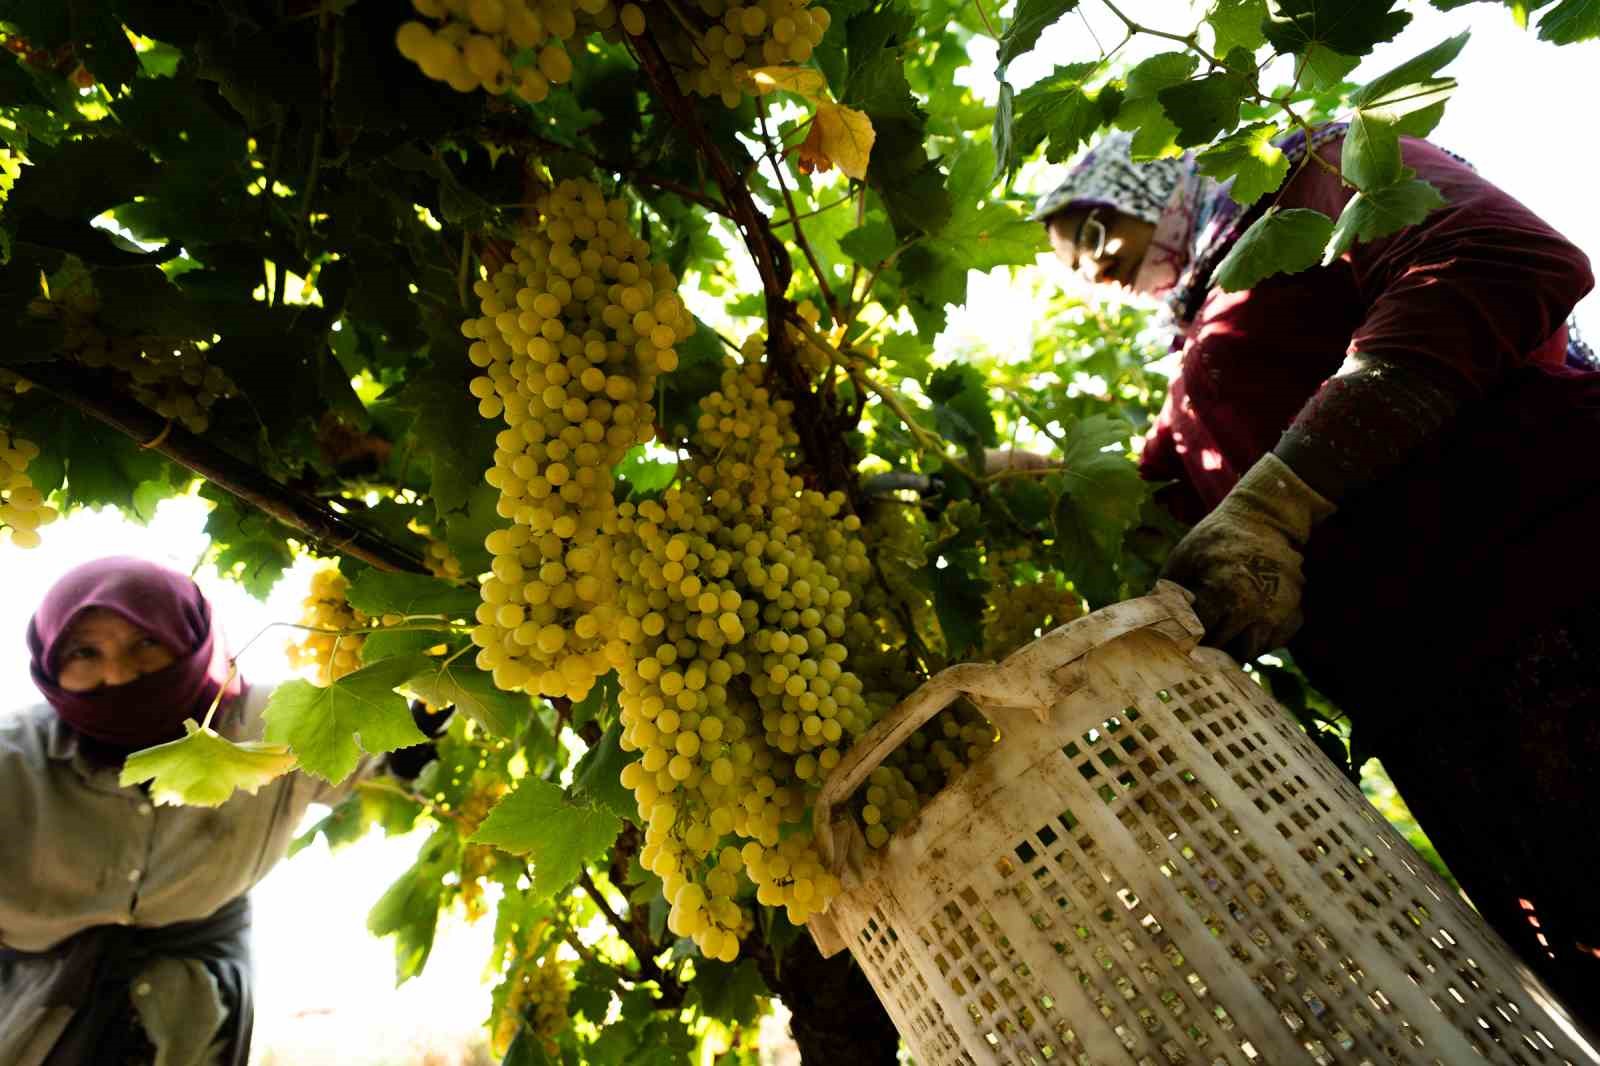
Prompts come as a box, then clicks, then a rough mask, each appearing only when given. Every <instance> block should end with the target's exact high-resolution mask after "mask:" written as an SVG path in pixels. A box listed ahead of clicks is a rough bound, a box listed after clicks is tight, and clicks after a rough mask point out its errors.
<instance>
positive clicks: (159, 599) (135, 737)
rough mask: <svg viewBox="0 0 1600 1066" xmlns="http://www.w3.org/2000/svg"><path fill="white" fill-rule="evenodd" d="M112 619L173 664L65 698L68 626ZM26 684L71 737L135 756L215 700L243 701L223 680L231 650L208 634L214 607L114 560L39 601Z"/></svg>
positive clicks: (98, 563)
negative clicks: (60, 680) (141, 634)
mask: <svg viewBox="0 0 1600 1066" xmlns="http://www.w3.org/2000/svg"><path fill="white" fill-rule="evenodd" d="M95 607H99V608H103V609H105V610H108V611H115V612H116V613H117V614H119V615H121V616H122V617H123V618H125V619H127V620H128V621H129V622H131V623H133V624H134V625H136V626H138V627H139V628H140V629H142V630H144V631H145V632H146V633H149V634H150V635H151V636H152V637H155V638H156V639H157V640H159V641H161V642H162V643H163V644H165V645H166V646H167V647H168V648H169V649H171V651H172V652H173V654H174V655H176V656H177V659H176V660H175V661H174V662H173V663H172V664H171V665H169V666H166V667H163V668H162V669H160V670H157V671H155V672H154V673H150V674H146V675H144V676H143V677H140V678H137V679H135V680H133V681H130V682H128V683H126V684H122V685H110V686H102V687H100V688H96V689H91V690H90V691H88V692H68V691H67V690H66V689H64V688H62V687H61V686H60V685H59V684H57V678H56V668H57V663H56V657H57V653H58V651H59V645H60V643H61V638H62V637H63V636H65V635H66V633H67V630H68V628H70V627H71V625H72V623H73V621H74V620H75V619H76V618H77V617H78V616H79V615H81V614H82V613H83V612H84V611H87V610H89V609H91V608H95ZM28 651H29V652H30V653H31V654H32V657H33V662H32V667H31V669H32V673H33V682H34V684H35V685H37V686H38V687H39V691H40V692H42V693H44V697H45V699H47V700H49V701H50V705H51V706H52V707H54V708H55V710H56V714H57V715H59V716H60V717H61V719H62V721H64V722H66V723H67V724H68V725H69V726H71V727H72V728H73V729H74V730H76V731H77V732H78V733H80V734H82V735H83V736H86V737H89V738H90V739H92V740H95V741H99V742H100V743H102V744H105V745H109V746H111V747H114V748H122V749H126V750H130V751H131V750H137V749H139V748H146V747H151V746H153V745H155V744H161V743H164V742H166V741H168V740H175V739H177V738H179V737H181V736H183V733H184V730H183V721H184V719H186V718H193V719H195V720H196V721H199V720H200V719H201V718H203V717H204V716H205V713H206V711H207V710H208V709H209V708H210V706H211V703H212V701H213V700H215V699H216V697H217V693H218V692H219V691H220V692H222V693H223V698H224V699H232V698H233V697H235V696H237V695H239V694H240V693H241V692H243V691H244V683H243V682H242V681H241V680H240V678H239V677H238V676H237V675H236V676H234V678H233V679H232V680H231V681H230V680H229V678H228V648H227V641H226V638H224V637H223V635H222V633H221V631H220V629H219V627H216V626H214V625H213V624H212V618H211V604H210V603H209V602H207V600H206V598H205V596H204V594H202V593H201V591H200V589H199V587H198V586H197V585H196V584H195V583H194V581H192V580H191V579H190V578H189V577H188V576H186V575H184V574H180V573H178V572H177V571H174V570H169V569H167V568H166V567H164V566H159V565H157V564H155V563H152V562H147V561H146V560H144V559H136V558H133V557H131V556H125V555H117V556H111V557H109V558H106V559H96V560H95V561H94V562H91V563H85V564H83V565H82V566H79V567H76V568H74V569H72V570H69V571H68V572H67V573H66V574H65V575H63V576H62V577H61V578H60V580H58V581H57V582H56V583H55V584H54V585H53V586H51V588H50V591H49V592H48V593H46V594H45V597H44V601H43V602H42V603H40V604H39V607H38V609H37V610H36V611H34V613H33V619H32V620H31V621H30V622H29V623H28Z"/></svg>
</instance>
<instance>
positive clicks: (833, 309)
mask: <svg viewBox="0 0 1600 1066" xmlns="http://www.w3.org/2000/svg"><path fill="white" fill-rule="evenodd" d="M756 121H757V123H758V124H759V125H760V127H761V140H762V142H763V143H764V144H766V146H767V155H768V156H769V157H771V156H773V154H774V151H775V149H774V147H773V144H772V131H771V130H769V129H768V128H767V108H766V104H765V103H763V104H762V106H761V110H759V111H757V112H756ZM772 172H773V174H775V175H777V178H778V190H779V191H780V192H781V193H783V202H784V204H785V205H787V206H788V208H789V222H790V223H791V224H792V225H793V226H794V242H795V243H796V244H798V245H799V246H800V251H801V252H802V253H804V254H805V257H806V262H807V263H810V264H811V273H812V274H814V275H815V276H816V279H817V288H818V289H820V290H821V292H822V301H823V303H825V304H826V305H827V307H828V314H829V316H830V317H831V318H832V319H833V320H834V321H835V322H837V321H839V318H840V314H839V301H838V300H836V299H835V298H834V295H833V289H832V287H831V286H829V284H828V275H827V274H825V273H824V272H823V270H822V264H821V263H819V262H817V255H816V253H815V252H813V251H812V250H811V242H810V241H808V240H806V234H805V230H804V229H802V228H801V226H800V213H799V211H797V210H796V209H795V206H794V194H792V193H791V192H790V191H789V182H788V180H787V179H785V178H784V176H783V160H782V159H779V158H773V161H772Z"/></svg>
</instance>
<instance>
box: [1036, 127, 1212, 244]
mask: <svg viewBox="0 0 1600 1066" xmlns="http://www.w3.org/2000/svg"><path fill="white" fill-rule="evenodd" d="M1132 148H1133V134H1131V133H1128V132H1126V131H1124V130H1117V131H1116V132H1114V133H1110V134H1107V135H1106V137H1105V138H1103V139H1102V140H1101V141H1099V142H1098V143H1097V144H1096V145H1095V146H1094V147H1093V148H1091V149H1089V151H1088V152H1087V153H1085V154H1084V157H1083V158H1082V159H1080V160H1079V161H1078V162H1077V164H1076V165H1075V166H1074V167H1073V168H1072V171H1071V172H1070V173H1069V174H1068V175H1067V179H1066V180H1065V181H1063V182H1062V183H1061V184H1060V185H1058V186H1056V187H1055V189H1053V190H1052V191H1050V192H1049V193H1046V194H1045V195H1044V196H1042V197H1040V198H1039V202H1038V204H1037V205H1035V207H1034V209H1033V214H1032V215H1030V216H1029V217H1030V218H1032V219H1034V220H1035V221H1038V222H1043V221H1046V220H1047V219H1049V218H1050V216H1052V215H1056V214H1060V213H1061V212H1062V211H1070V210H1072V209H1073V208H1079V207H1109V208H1111V209H1112V210H1114V211H1120V212H1121V213H1122V214H1124V215H1132V216H1133V217H1134V218H1137V219H1139V220H1140V221H1143V222H1148V223H1150V224H1151V225H1156V224H1157V223H1158V222H1159V221H1160V219H1161V215H1162V212H1164V211H1165V210H1166V207H1167V203H1168V201H1170V200H1171V199H1172V193H1173V190H1174V189H1176V188H1177V187H1178V184H1179V183H1180V182H1181V181H1182V180H1183V179H1184V177H1185V176H1186V175H1187V174H1188V172H1190V171H1192V170H1193V169H1194V166H1193V164H1192V163H1191V162H1190V161H1189V157H1188V156H1184V157H1183V158H1182V159H1155V160H1151V161H1150V162H1148V163H1135V162H1134V161H1133V157H1132Z"/></svg>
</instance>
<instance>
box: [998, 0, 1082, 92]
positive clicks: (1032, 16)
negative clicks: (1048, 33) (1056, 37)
mask: <svg viewBox="0 0 1600 1066" xmlns="http://www.w3.org/2000/svg"><path fill="white" fill-rule="evenodd" d="M1077 6H1078V0H1018V2H1017V13H1016V14H1015V15H1013V16H1012V18H1011V21H1010V22H1009V23H1007V24H1006V28H1005V32H1004V33H1002V34H1001V35H1000V52H999V57H998V61H999V66H998V67H996V68H995V77H997V78H1004V77H1005V71H1006V68H1007V67H1008V66H1010V65H1011V61H1012V60H1013V59H1015V58H1017V57H1018V56H1020V55H1022V54H1023V53H1025V52H1031V51H1033V46H1034V45H1036V44H1038V43H1039V35H1040V34H1041V33H1043V32H1044V31H1045V30H1046V29H1048V28H1049V27H1050V26H1051V25H1053V24H1054V23H1055V21H1056V20H1057V19H1059V18H1061V16H1063V15H1065V14H1067V13H1068V12H1070V11H1071V10H1072V9H1074V8H1075V7H1077Z"/></svg>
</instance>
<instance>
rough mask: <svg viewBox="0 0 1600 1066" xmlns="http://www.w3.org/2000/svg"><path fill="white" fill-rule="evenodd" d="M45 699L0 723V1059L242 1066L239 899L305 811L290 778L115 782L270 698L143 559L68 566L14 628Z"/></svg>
mask: <svg viewBox="0 0 1600 1066" xmlns="http://www.w3.org/2000/svg"><path fill="white" fill-rule="evenodd" d="M28 648H29V651H30V652H31V654H32V663H31V669H32V673H33V678H34V681H35V683H36V684H37V685H38V687H39V690H40V691H41V692H42V693H43V694H44V697H45V699H46V701H47V702H46V703H45V704H44V705H42V706H39V707H35V708H33V709H31V710H29V711H27V712H24V713H23V714H21V715H19V716H16V717H13V718H11V719H7V720H4V721H3V722H0V812H4V818H5V829H4V830H3V831H0V1063H6V1064H7V1066H87V1064H91V1063H92V1064H95V1066H101V1064H106V1066H123V1064H140V1066H145V1064H150V1063H155V1062H160V1063H162V1064H163V1066H213V1064H222V1066H244V1063H245V1062H246V1060H247V1058H248V1055H249V1049H250V1029H251V1022H252V1006H251V995H250V970H249V951H248V932H249V924H250V919H249V910H248V907H247V904H246V900H245V894H246V893H247V892H248V891H249V889H250V888H251V887H252V886H253V885H254V884H255V883H256V882H257V881H259V880H260V879H261V878H262V877H263V876H264V875H265V874H266V873H267V871H268V870H270V869H271V868H272V866H273V865H274V864H275V863H277V861H278V860H279V859H280V858H282V857H283V854H284V852H285V850H286V849H287V847H288V845H289V842H290V839H291V837H292V834H293V832H294V829H295V826H296V824H297V823H298V822H299V821H300V817H301V815H302V814H303V813H304V811H305V809H306V806H307V805H308V804H310V803H312V802H313V801H322V802H327V801H328V800H329V799H330V798H331V796H332V795H333V794H334V792H335V789H334V788H332V787H330V786H327V785H325V784H321V783H319V782H317V781H315V780H313V779H312V778H310V777H308V776H306V775H302V774H289V775H287V776H285V777H282V778H279V779H278V780H277V781H274V782H272V783H270V784H268V785H266V786H264V787H263V788H262V789H261V790H260V791H259V792H257V793H256V794H254V795H246V794H244V793H238V794H236V795H235V796H234V797H233V798H232V799H231V800H229V801H228V802H227V803H226V804H224V805H222V806H221V807H219V808H216V809H204V808H188V807H178V808H173V807H159V808H158V807H155V806H154V805H152V804H151V802H150V799H149V796H148V795H147V793H146V792H145V791H144V790H143V789H142V788H137V787H130V788H124V787H122V786H121V785H120V784H119V783H118V780H117V778H118V771H119V770H120V768H121V765H122V762H123V760H124V759H125V758H126V756H127V755H128V754H129V753H130V752H133V751H136V750H138V749H141V748H146V747H150V746H152V745H155V744H160V743H163V742H165V741H169V740H174V739H177V738H180V737H182V736H183V735H184V729H183V721H184V719H186V718H193V719H196V720H200V719H203V718H204V716H205V714H206V711H207V710H208V709H209V708H210V707H211V705H212V704H213V702H216V701H220V706H219V708H218V713H217V715H216V716H215V718H214V719H213V724H214V727H215V728H217V729H218V731H219V732H222V733H224V734H225V735H231V736H233V737H235V738H236V739H243V738H246V737H253V736H254V735H256V734H257V733H259V731H260V715H261V711H262V708H263V707H264V706H265V704H266V701H267V697H268V695H269V691H268V690H267V689H266V688H264V687H262V686H250V685H246V684H245V683H244V682H243V681H242V680H241V679H240V678H239V677H238V676H237V674H236V673H234V672H232V671H231V670H230V664H229V658H228V650H227V645H226V642H225V640H224V638H223V635H222V633H221V631H220V629H219V628H218V627H217V625H216V624H215V622H214V620H213V618H212V612H211V605H210V604H209V603H207V602H206V598H205V597H204V596H203V595H202V594H201V592H200V590H199V588H198V587H197V586H196V585H195V583H194V582H193V581H192V580H190V579H189V578H188V577H186V576H184V575H183V574H179V573H176V572H174V571H171V570H168V569H166V568H164V567H161V566H157V565H155V564H153V563H149V562H145V561H143V560H140V559H133V558H126V557H116V558H109V559H100V560H97V561H95V562H91V563H87V564H85V565H83V566H80V567H78V568H76V569H74V570H72V571H70V572H68V573H67V574H66V575H65V576H63V577H62V578H61V579H60V580H59V581H57V582H56V584H55V585H54V587H52V588H51V590H50V592H49V593H48V594H47V595H46V596H45V599H44V602H43V603H41V604H40V605H39V607H38V609H37V610H36V611H35V613H34V616H33V620H32V622H31V623H30V625H29V627H28Z"/></svg>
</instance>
